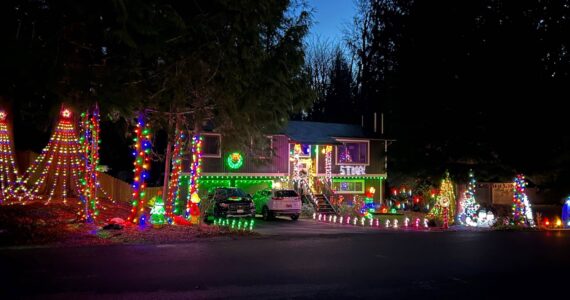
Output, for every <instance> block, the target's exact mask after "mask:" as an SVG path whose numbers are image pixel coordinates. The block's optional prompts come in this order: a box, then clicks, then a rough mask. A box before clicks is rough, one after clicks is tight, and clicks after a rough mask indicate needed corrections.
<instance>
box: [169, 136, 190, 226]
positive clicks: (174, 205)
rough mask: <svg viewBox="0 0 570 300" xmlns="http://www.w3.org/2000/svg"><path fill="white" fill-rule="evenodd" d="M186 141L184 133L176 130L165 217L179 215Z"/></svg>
mask: <svg viewBox="0 0 570 300" xmlns="http://www.w3.org/2000/svg"><path fill="white" fill-rule="evenodd" d="M185 140H186V134H185V133H184V131H182V130H179V129H176V141H175V143H174V150H173V151H172V172H171V174H170V181H169V183H168V198H167V201H166V203H167V204H166V215H167V216H168V217H169V218H171V217H172V216H173V215H179V214H180V212H179V211H178V208H179V203H178V202H179V195H180V173H181V172H182V158H183V156H184V151H183V148H184V147H183V146H184V141H185Z"/></svg>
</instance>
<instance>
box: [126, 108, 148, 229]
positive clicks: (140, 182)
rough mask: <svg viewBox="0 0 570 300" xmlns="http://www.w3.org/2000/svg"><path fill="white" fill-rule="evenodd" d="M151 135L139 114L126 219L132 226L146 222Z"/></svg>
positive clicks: (141, 115) (134, 139)
mask: <svg viewBox="0 0 570 300" xmlns="http://www.w3.org/2000/svg"><path fill="white" fill-rule="evenodd" d="M150 139H151V133H150V128H149V125H148V124H147V123H146V122H145V120H144V115H143V114H142V113H140V114H139V116H138V119H137V126H136V128H135V138H133V142H135V146H134V151H133V156H134V157H135V161H134V162H133V165H134V169H133V171H134V177H133V184H132V189H133V193H132V208H131V214H130V216H129V217H128V218H127V220H128V221H130V222H132V223H134V224H140V225H144V224H145V221H146V218H147V217H146V215H145V211H144V210H145V199H146V181H147V180H148V179H149V170H150V150H151V141H150Z"/></svg>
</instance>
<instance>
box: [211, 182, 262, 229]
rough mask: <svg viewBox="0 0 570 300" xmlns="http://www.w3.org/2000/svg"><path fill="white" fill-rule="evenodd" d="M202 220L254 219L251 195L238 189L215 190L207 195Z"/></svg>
mask: <svg viewBox="0 0 570 300" xmlns="http://www.w3.org/2000/svg"><path fill="white" fill-rule="evenodd" d="M208 203H209V205H208V207H207V208H205V209H206V210H205V213H204V220H205V221H206V222H207V221H209V218H212V217H213V218H250V217H251V218H255V205H254V203H253V201H252V198H251V195H249V194H247V193H246V192H244V191H243V190H242V189H239V188H216V189H214V190H213V191H211V192H210V194H208Z"/></svg>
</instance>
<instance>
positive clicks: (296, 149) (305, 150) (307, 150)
mask: <svg viewBox="0 0 570 300" xmlns="http://www.w3.org/2000/svg"><path fill="white" fill-rule="evenodd" d="M289 147H290V148H289V153H290V154H291V156H293V155H295V154H298V155H299V157H311V145H309V144H289Z"/></svg>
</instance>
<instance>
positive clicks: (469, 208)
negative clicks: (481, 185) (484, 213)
mask: <svg viewBox="0 0 570 300" xmlns="http://www.w3.org/2000/svg"><path fill="white" fill-rule="evenodd" d="M476 184H477V181H476V179H475V175H474V174H473V170H469V183H468V184H467V190H466V191H465V192H464V193H463V197H462V198H461V202H460V204H459V213H458V214H457V220H458V221H459V224H461V225H467V226H477V213H478V211H479V204H478V203H477V201H476V200H475V187H476Z"/></svg>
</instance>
